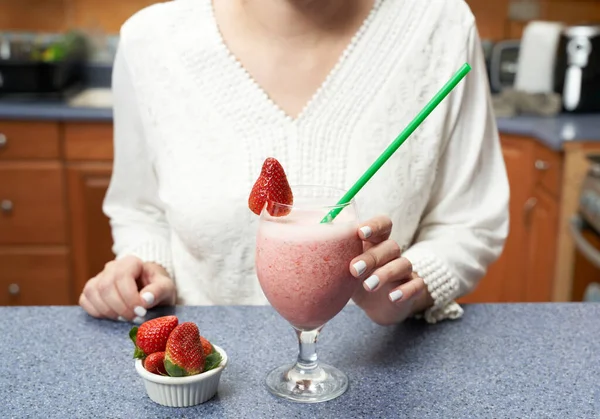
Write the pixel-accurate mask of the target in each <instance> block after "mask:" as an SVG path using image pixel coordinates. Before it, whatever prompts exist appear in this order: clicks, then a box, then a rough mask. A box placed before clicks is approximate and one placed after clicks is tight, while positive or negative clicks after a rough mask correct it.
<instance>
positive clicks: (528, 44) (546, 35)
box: [515, 21, 564, 94]
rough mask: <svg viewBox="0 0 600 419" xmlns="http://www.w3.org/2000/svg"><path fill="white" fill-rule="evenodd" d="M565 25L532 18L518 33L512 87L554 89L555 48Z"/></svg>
mask: <svg viewBox="0 0 600 419" xmlns="http://www.w3.org/2000/svg"><path fill="white" fill-rule="evenodd" d="M563 29H564V25H563V24H562V23H558V22H546V21H532V22H530V23H528V24H527V26H525V29H524V30H523V36H522V37H521V47H520V50H519V61H518V64H517V75H516V78H515V90H518V91H520V92H526V93H533V94H536V93H554V69H555V67H556V58H557V54H556V50H557V48H558V44H559V42H560V36H561V33H562V31H563Z"/></svg>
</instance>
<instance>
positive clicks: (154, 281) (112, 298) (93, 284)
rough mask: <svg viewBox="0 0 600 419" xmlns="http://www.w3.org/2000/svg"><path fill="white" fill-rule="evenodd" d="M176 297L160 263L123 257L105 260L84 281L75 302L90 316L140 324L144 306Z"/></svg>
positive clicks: (166, 302)
mask: <svg viewBox="0 0 600 419" xmlns="http://www.w3.org/2000/svg"><path fill="white" fill-rule="evenodd" d="M176 300H177V290H176V288H175V284H174V282H173V280H172V279H171V278H169V275H168V274H167V271H166V270H165V269H164V268H163V267H162V266H160V265H157V264H156V263H149V262H146V263H144V262H142V261H141V260H140V259H138V258H137V257H134V256H126V257H124V258H122V259H119V260H114V261H111V262H108V263H107V264H106V265H105V267H104V270H103V271H102V272H100V273H99V274H98V275H96V276H95V277H94V278H92V279H90V280H89V281H88V282H87V283H86V284H85V287H84V289H83V292H82V293H81V296H80V297H79V305H80V306H81V307H83V309H84V310H85V311H86V312H88V314H90V315H91V316H93V317H97V318H105V319H113V320H121V321H125V320H128V321H133V322H134V323H142V322H144V321H145V319H144V316H145V315H146V310H147V309H149V308H151V307H154V306H157V305H160V304H164V305H173V304H175V302H176Z"/></svg>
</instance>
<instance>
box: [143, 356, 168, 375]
mask: <svg viewBox="0 0 600 419" xmlns="http://www.w3.org/2000/svg"><path fill="white" fill-rule="evenodd" d="M144 368H146V369H147V370H148V371H150V372H151V373H152V374H158V375H167V370H165V353H164V352H154V353H152V354H150V355H148V356H147V357H146V359H144Z"/></svg>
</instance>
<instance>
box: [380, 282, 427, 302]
mask: <svg viewBox="0 0 600 419" xmlns="http://www.w3.org/2000/svg"><path fill="white" fill-rule="evenodd" d="M426 290H427V286H426V285H425V281H423V278H415V279H411V280H410V281H408V282H407V283H405V284H402V285H400V286H399V287H397V288H395V289H394V290H393V291H392V292H390V295H389V298H390V301H391V302H393V303H400V302H406V301H409V300H411V299H413V298H415V297H417V296H418V295H419V294H421V293H422V292H424V291H426Z"/></svg>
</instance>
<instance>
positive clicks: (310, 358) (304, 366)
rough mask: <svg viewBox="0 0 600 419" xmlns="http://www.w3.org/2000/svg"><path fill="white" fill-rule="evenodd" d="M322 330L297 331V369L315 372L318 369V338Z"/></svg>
mask: <svg viewBox="0 0 600 419" xmlns="http://www.w3.org/2000/svg"><path fill="white" fill-rule="evenodd" d="M320 331H321V329H316V330H311V331H309V332H305V331H301V330H296V335H297V336H298V345H299V350H298V361H297V362H296V367H297V368H298V369H300V370H305V371H306V370H314V369H316V368H317V367H318V362H317V338H318V337H319V333H320Z"/></svg>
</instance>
